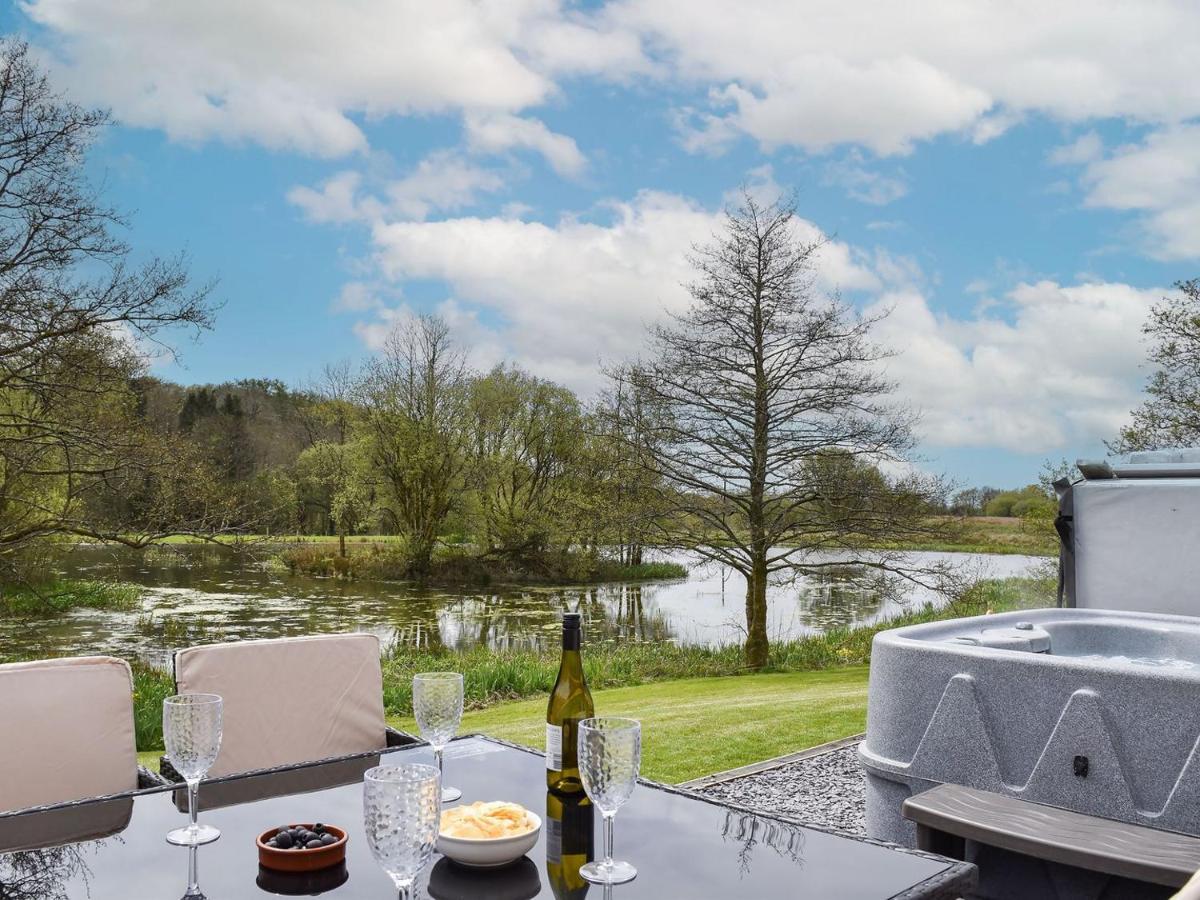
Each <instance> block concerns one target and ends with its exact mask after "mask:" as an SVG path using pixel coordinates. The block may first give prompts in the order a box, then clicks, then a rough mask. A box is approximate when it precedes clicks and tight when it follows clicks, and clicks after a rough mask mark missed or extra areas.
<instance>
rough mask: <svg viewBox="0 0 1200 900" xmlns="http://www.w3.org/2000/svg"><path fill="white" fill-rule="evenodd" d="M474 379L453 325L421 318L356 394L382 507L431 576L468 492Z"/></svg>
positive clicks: (396, 339)
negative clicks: (383, 491) (445, 530)
mask: <svg viewBox="0 0 1200 900" xmlns="http://www.w3.org/2000/svg"><path fill="white" fill-rule="evenodd" d="M468 387H469V378H468V372H467V368H466V363H465V361H464V359H463V357H462V354H461V353H460V352H459V351H458V350H457V349H456V348H455V347H454V346H453V344H452V343H451V341H450V333H449V328H448V327H447V326H446V323H445V322H444V321H442V320H441V319H439V318H437V317H436V316H419V317H414V318H412V319H410V320H408V321H406V322H404V323H402V324H401V325H400V326H399V327H397V328H396V330H395V331H393V332H392V333H391V335H389V337H388V339H387V342H386V343H385V345H384V348H383V351H382V353H381V354H380V355H379V356H378V357H376V358H375V359H373V360H371V361H370V362H369V363H368V364H367V367H366V371H365V373H364V375H363V378H362V380H361V381H360V383H359V384H358V387H357V390H356V400H357V402H358V404H359V406H360V407H361V409H362V428H363V435H364V439H365V440H366V442H367V448H368V453H369V454H370V459H371V463H372V466H373V467H374V469H375V470H376V472H377V473H378V475H379V478H380V480H381V481H382V482H383V484H384V485H385V486H386V488H387V495H386V496H385V497H384V498H382V505H383V506H384V507H385V509H386V511H388V512H389V513H390V514H391V517H392V519H393V520H394V521H395V523H396V525H397V528H398V530H399V533H400V534H401V535H403V536H404V537H405V539H406V540H407V543H408V548H409V552H410V554H411V564H412V569H413V572H414V573H415V574H417V575H419V576H421V575H426V574H428V572H429V569H430V562H431V560H432V557H433V549H434V547H435V546H436V544H437V541H438V536H439V534H440V533H441V529H442V526H443V525H444V524H445V522H446V518H447V516H448V515H449V513H450V510H451V509H452V508H453V507H454V505H455V503H456V501H457V500H458V498H459V493H460V491H461V489H462V487H463V482H464V477H465V468H466V460H467V441H468V438H469V432H468V429H467V428H466V423H467V408H468V402H469V392H468Z"/></svg>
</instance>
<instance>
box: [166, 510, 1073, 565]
mask: <svg viewBox="0 0 1200 900" xmlns="http://www.w3.org/2000/svg"><path fill="white" fill-rule="evenodd" d="M948 522H949V524H950V528H949V530H948V533H947V534H946V535H945V536H943V537H939V538H938V539H933V538H931V539H929V540H916V541H905V542H896V543H889V542H881V543H879V544H876V546H878V547H879V548H881V549H890V550H931V551H943V552H948V553H1019V554H1025V555H1029V556H1055V555H1057V554H1058V539H1057V538H1056V537H1055V536H1054V535H1053V534H1052V533H1047V532H1045V531H1044V530H1038V529H1036V528H1033V527H1031V526H1029V525H1028V524H1026V523H1025V522H1023V521H1022V520H1021V519H1018V518H1009V517H1007V516H971V517H967V518H961V519H959V518H954V519H949V520H948ZM218 540H219V541H220V542H222V543H227V544H235V543H259V544H336V543H337V540H338V539H337V536H336V535H327V534H243V535H236V536H233V535H229V536H225V537H221V538H218ZM400 540H401V539H400V537H399V536H397V535H394V534H356V535H350V536H347V537H346V543H347V544H351V545H359V546H361V545H364V544H394V543H397V542H399V541H400ZM159 543H163V544H198V543H204V540H203V539H202V538H196V537H191V536H190V535H177V536H174V537H169V538H163V540H162V541H160V542H159Z"/></svg>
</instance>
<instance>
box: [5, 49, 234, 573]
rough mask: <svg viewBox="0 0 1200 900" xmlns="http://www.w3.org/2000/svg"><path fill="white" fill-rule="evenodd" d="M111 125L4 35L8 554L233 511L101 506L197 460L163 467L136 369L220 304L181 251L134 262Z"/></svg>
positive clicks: (202, 323)
mask: <svg viewBox="0 0 1200 900" xmlns="http://www.w3.org/2000/svg"><path fill="white" fill-rule="evenodd" d="M106 122H107V116H106V114H105V113H103V112H100V111H95V110H86V109H82V108H80V107H79V106H76V105H75V104H73V103H70V102H68V101H67V100H65V99H63V98H62V97H61V96H59V95H58V94H56V93H55V92H54V90H53V89H52V87H51V86H50V84H49V82H48V81H47V79H46V77H45V75H44V74H43V73H42V72H41V71H40V70H39V69H38V67H37V66H36V65H35V63H34V62H33V61H32V60H31V59H30V57H29V52H28V48H27V47H26V45H24V44H23V43H20V42H17V41H13V40H7V41H3V42H0V560H3V559H4V558H6V557H8V556H10V555H11V554H13V553H15V552H17V551H19V550H21V549H23V548H25V547H27V546H28V545H29V543H30V542H31V541H35V540H37V539H39V538H42V537H44V536H47V535H51V534H57V533H70V534H77V535H89V536H95V537H104V538H109V537H112V538H122V539H125V540H127V541H135V542H136V540H137V538H131V537H129V536H128V535H129V532H131V531H136V530H139V529H140V530H141V532H142V533H146V530H147V529H149V530H152V531H155V532H157V531H160V530H164V529H165V530H167V531H172V532H173V531H179V530H187V531H191V530H206V529H208V528H209V527H213V526H216V527H220V526H219V524H218V523H219V522H220V521H224V520H225V513H223V512H222V513H217V512H216V510H215V509H214V507H213V506H212V505H211V503H210V500H211V498H204V499H201V501H200V502H199V504H195V503H192V504H180V503H179V502H177V501H178V499H179V498H178V497H161V496H160V497H156V498H155V499H154V501H153V502H147V503H146V504H143V506H142V508H141V509H140V510H137V511H135V510H133V508H132V507H131V506H129V505H126V506H125V507H124V508H123V513H126V514H129V515H132V516H133V518H134V521H130V520H120V521H119V520H116V519H113V518H111V517H109V518H107V519H106V518H104V517H100V518H97V517H96V516H95V515H94V506H90V505H89V502H88V501H89V499H90V498H91V497H93V496H96V495H97V494H99V493H103V492H109V493H110V494H122V493H125V492H126V490H127V489H129V490H148V489H149V488H150V487H151V486H152V485H154V484H157V483H159V481H160V480H163V479H165V483H168V484H170V485H176V484H177V481H178V478H177V476H178V472H179V471H180V470H181V469H182V470H186V468H187V467H186V465H185V466H183V467H181V469H176V470H175V471H172V470H170V469H168V468H165V467H166V466H167V465H168V464H170V463H173V462H174V461H175V458H174V457H173V454H171V453H170V452H165V453H164V452H162V451H163V447H162V446H161V444H162V441H161V440H159V439H157V438H155V437H154V436H152V435H150V434H149V429H148V428H146V427H145V423H144V422H141V421H140V420H139V416H138V410H137V398H136V395H135V393H134V392H133V391H132V390H131V381H132V379H133V378H134V377H136V376H137V375H139V374H140V373H141V372H142V370H143V368H144V365H145V358H146V346H147V345H150V346H158V347H160V348H161V347H165V344H164V343H163V342H164V341H165V339H166V337H167V336H168V335H169V333H170V331H171V330H172V329H178V328H187V329H193V330H194V329H201V328H204V327H207V326H208V325H209V323H210V321H211V316H212V309H211V306H210V305H209V303H208V302H207V295H208V290H207V289H206V288H203V287H202V288H200V289H191V288H189V286H188V277H187V273H186V270H185V266H184V263H183V261H182V260H181V259H175V260H152V261H150V262H149V263H147V264H145V265H143V266H134V265H132V264H131V263H130V262H129V247H128V246H127V245H126V244H125V243H123V242H122V241H121V240H119V239H118V238H117V237H116V236H115V234H114V231H115V229H117V228H119V227H120V226H121V225H122V224H123V223H122V220H121V219H120V217H119V216H118V215H117V213H116V212H114V211H113V210H111V209H109V208H108V207H106V206H104V205H103V204H102V203H101V201H100V199H99V198H98V196H97V195H96V193H95V192H94V191H93V190H92V189H91V188H90V186H89V185H88V184H87V182H86V180H85V178H84V169H83V164H84V156H85V153H86V151H87V149H88V147H89V145H90V143H91V141H92V140H94V138H95V136H96V135H97V133H98V132H99V131H100V130H101V129H102V128H103V127H104V125H105V124H106ZM185 507H186V509H185ZM201 507H203V508H201ZM185 512H187V513H188V515H189V516H192V515H195V516H199V518H198V519H197V518H189V519H188V520H187V521H181V520H180V519H178V518H176V516H178V515H180V514H183V513H185ZM143 514H144V515H143ZM139 517H140V518H139Z"/></svg>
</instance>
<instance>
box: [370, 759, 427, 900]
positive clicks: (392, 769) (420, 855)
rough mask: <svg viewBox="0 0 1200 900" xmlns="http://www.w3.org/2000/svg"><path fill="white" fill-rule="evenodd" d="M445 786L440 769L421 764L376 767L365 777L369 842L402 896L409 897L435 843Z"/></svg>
mask: <svg viewBox="0 0 1200 900" xmlns="http://www.w3.org/2000/svg"><path fill="white" fill-rule="evenodd" d="M441 787H442V775H441V773H440V772H439V771H438V770H437V769H435V768H434V767H433V766H427V765H423V764H421V763H411V764H408V765H403V766H376V767H375V768H373V769H369V770H368V771H367V773H366V775H365V776H364V777H363V825H364V827H365V828H366V832H367V844H368V845H369V846H370V848H371V855H372V856H374V857H375V861H376V862H377V863H379V865H380V867H381V868H382V869H383V871H385V872H387V873H388V875H390V876H391V879H392V881H393V882H394V883H395V885H396V888H397V889H398V890H399V891H400V900H411V898H412V896H413V883H414V882H415V881H416V878H417V875H418V874H419V873H420V871H421V869H423V868H424V867H425V864H426V863H427V862H429V857H430V855H432V853H433V845H434V844H435V843H436V842H437V835H438V825H439V824H440V821H441V809H442V804H441Z"/></svg>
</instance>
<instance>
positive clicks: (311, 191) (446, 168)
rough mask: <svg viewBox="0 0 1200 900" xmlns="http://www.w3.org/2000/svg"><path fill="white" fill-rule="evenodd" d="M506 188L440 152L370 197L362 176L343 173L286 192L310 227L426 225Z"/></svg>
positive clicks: (486, 172)
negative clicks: (391, 219)
mask: <svg viewBox="0 0 1200 900" xmlns="http://www.w3.org/2000/svg"><path fill="white" fill-rule="evenodd" d="M504 186H505V180H504V178H503V177H501V175H500V173H498V172H496V171H493V170H491V169H486V168H482V167H481V166H478V165H476V164H474V163H472V162H470V161H469V160H467V159H464V158H463V157H462V156H461V155H460V154H458V153H455V152H454V151H450V150H438V151H435V152H433V153H431V154H429V156H427V157H425V158H424V159H422V160H421V161H420V162H419V163H417V165H416V167H415V168H414V169H413V170H412V171H411V172H409V173H408V174H407V175H404V176H403V177H401V178H396V179H390V180H382V181H381V183H379V184H377V185H374V187H375V190H374V191H373V192H372V191H368V190H366V189H365V185H364V179H363V176H362V174H361V173H359V172H355V171H350V170H347V171H344V172H338V173H337V174H335V175H333V176H331V177H329V178H327V179H326V180H325V181H323V182H321V184H320V185H319V186H318V187H316V188H311V187H308V186H306V185H297V186H295V187H293V188H291V190H289V191H288V193H287V199H288V201H289V202H291V203H292V204H293V205H295V206H298V207H299V208H300V209H301V210H302V211H303V213H304V216H305V218H307V219H308V220H309V221H310V222H316V223H323V224H346V223H349V222H377V221H381V220H382V219H384V218H385V216H388V215H391V216H399V217H401V218H405V219H424V218H425V217H426V216H428V215H429V214H430V213H432V212H436V211H453V210H459V209H462V208H464V207H469V206H472V205H474V204H475V203H476V202H477V201H478V199H479V197H480V195H481V194H484V193H491V192H495V191H499V190H501V189H502V188H503V187H504Z"/></svg>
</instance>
